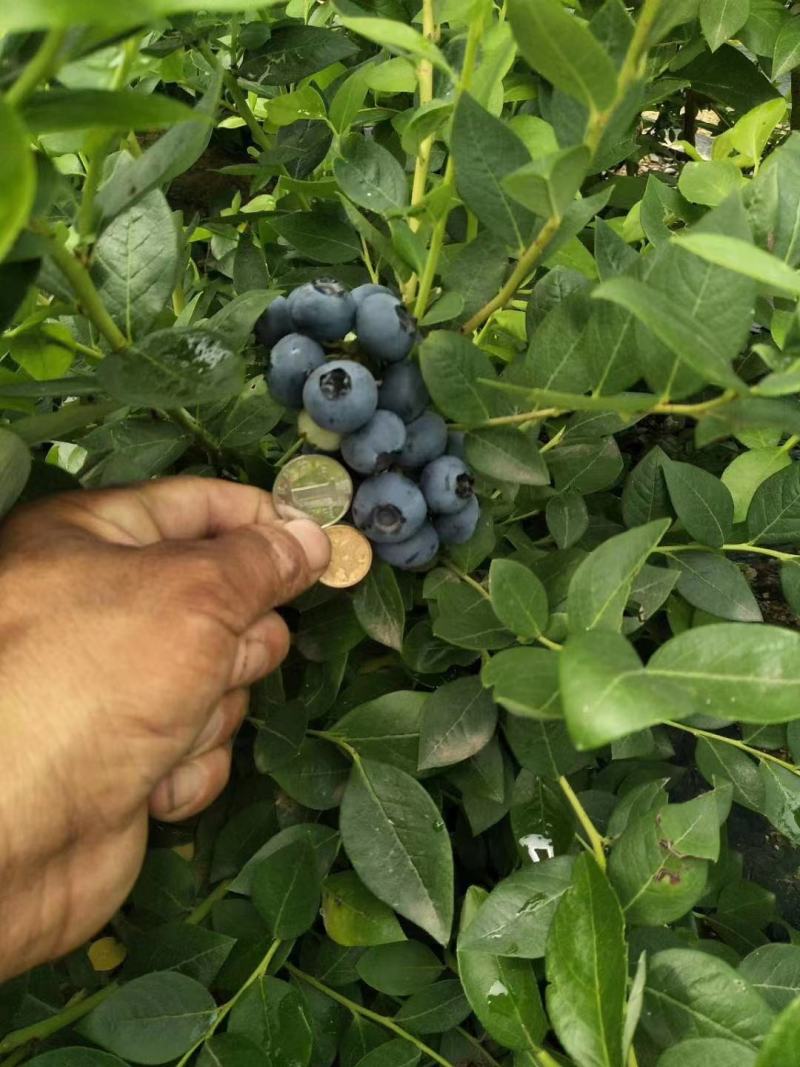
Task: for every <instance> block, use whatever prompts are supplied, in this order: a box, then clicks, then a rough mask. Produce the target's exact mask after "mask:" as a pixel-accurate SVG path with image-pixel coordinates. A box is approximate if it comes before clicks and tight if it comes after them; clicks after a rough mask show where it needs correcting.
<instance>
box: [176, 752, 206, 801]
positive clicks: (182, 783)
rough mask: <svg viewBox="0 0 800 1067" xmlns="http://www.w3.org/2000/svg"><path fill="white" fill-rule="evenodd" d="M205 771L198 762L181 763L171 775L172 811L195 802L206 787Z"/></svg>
mask: <svg viewBox="0 0 800 1067" xmlns="http://www.w3.org/2000/svg"><path fill="white" fill-rule="evenodd" d="M205 785H206V776H205V772H204V771H203V770H202V769H201V768H200V767H199V766H198V764H197V763H181V764H180V766H178V767H176V768H175V770H174V771H173V772H172V774H171V775H170V782H169V786H168V795H169V804H170V810H171V811H180V810H181V808H186V807H188V806H190V805H192V804H194V803H195V802H196V800H197V798H198V796H200V794H201V793H202V792H203V790H204V789H205Z"/></svg>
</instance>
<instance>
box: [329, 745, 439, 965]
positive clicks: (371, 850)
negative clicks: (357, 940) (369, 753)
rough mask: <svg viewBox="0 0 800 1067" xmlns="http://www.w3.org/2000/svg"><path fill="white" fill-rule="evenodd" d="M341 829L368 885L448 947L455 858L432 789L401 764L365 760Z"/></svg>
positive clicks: (347, 798)
mask: <svg viewBox="0 0 800 1067" xmlns="http://www.w3.org/2000/svg"><path fill="white" fill-rule="evenodd" d="M340 829H341V833H342V841H343V843H344V847H345V850H346V852H347V854H348V856H349V857H350V861H351V862H352V864H353V866H354V867H355V869H356V873H357V874H358V875H359V877H360V878H361V880H362V881H363V882H364V884H365V885H366V886H367V888H368V889H370V890H372V892H373V893H374V894H375V896H377V897H378V899H379V900H382V901H383V902H384V903H385V904H388V905H389V907H391V908H393V909H394V910H395V911H397V912H399V913H400V914H401V915H403V916H405V918H407V919H410V920H411V921H412V922H414V923H416V924H417V926H421V927H422V929H423V930H425V931H427V932H428V933H429V934H430V935H431V937H433V938H434V940H436V941H438V942H439V944H446V943H447V941H448V940H449V936H450V927H451V925H452V922H453V854H452V851H451V849H450V841H449V839H448V836H447V834H446V833H445V832H444V830H445V826H444V822H443V821H442V818H441V815H440V814H439V811H438V809H437V807H436V805H435V804H434V802H433V800H431V797H430V795H429V794H428V793H427V792H426V790H425V789H424V788H423V787H422V786H421V785H419V783H417V782H416V781H414V779H413V778H411V777H410V776H409V775H407V774H405V773H404V772H403V771H400V770H398V769H397V768H395V767H390V766H388V765H387V764H384V763H375V762H373V761H372V760H360V761H359V763H357V764H356V765H355V766H354V768H353V771H352V774H351V776H350V781H349V783H348V786H347V789H346V790H345V795H344V798H343V800H342V810H341V815H340Z"/></svg>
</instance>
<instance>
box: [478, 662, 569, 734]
mask: <svg viewBox="0 0 800 1067" xmlns="http://www.w3.org/2000/svg"><path fill="white" fill-rule="evenodd" d="M481 680H482V681H483V684H484V685H485V686H488V687H490V688H491V689H492V690H493V693H494V699H495V700H496V701H497V703H498V704H502V705H503V707H504V708H506V709H507V710H508V711H510V712H511V713H512V714H514V715H522V716H525V717H529V718H532V719H560V718H561V717H562V714H563V713H562V710H561V698H560V693H559V685H558V655H557V654H554V653H553V652H548V651H546V650H545V649H543V648H509V649H508V650H507V651H505V652H499V653H498V654H497V655H496V656H492V658H491V659H490V660H489V662H488V663H487V664H485V666H484V668H483V670H482V671H481Z"/></svg>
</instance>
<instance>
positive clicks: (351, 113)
mask: <svg viewBox="0 0 800 1067" xmlns="http://www.w3.org/2000/svg"><path fill="white" fill-rule="evenodd" d="M367 90H368V86H367V83H366V78H365V75H364V71H363V70H361V69H360V68H358V67H357V68H356V69H355V70H354V71H353V72H352V73H351V74H349V75H348V76H347V78H345V80H344V81H343V82H342V84H341V85H340V86H339V88H338V89H337V90H336V95H335V96H334V98H333V100H332V101H331V106H330V111H329V113H328V117H329V118H330V120H331V123H332V124H333V127H334V129H335V130H336V132H337V133H339V134H343V133H346V132H347V131H348V130H349V129H350V126H351V125H352V123H353V120H354V119H355V118H356V116H357V115H358V113H359V111H361V109H362V107H363V106H364V101H365V100H366V97H367Z"/></svg>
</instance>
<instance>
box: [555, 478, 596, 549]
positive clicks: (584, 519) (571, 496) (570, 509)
mask: <svg viewBox="0 0 800 1067" xmlns="http://www.w3.org/2000/svg"><path fill="white" fill-rule="evenodd" d="M545 515H546V517H547V529H548V530H549V531H550V533H551V534H552V536H553V540H554V541H555V543H556V545H557V546H558V547H559V548H571V547H572V546H573V545H574V544H575V543H576V542H577V541H580V539H581V538H582V537H583V535H584V534H585V533H586V531H587V529H588V528H589V511H588V509H587V507H586V501H585V500H584V498H583V497H582V496H581V495H580V493H575V492H567V493H559V494H558V496H553V497H551V498H550V499H549V500H548V501H547V507H546V508H545Z"/></svg>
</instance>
